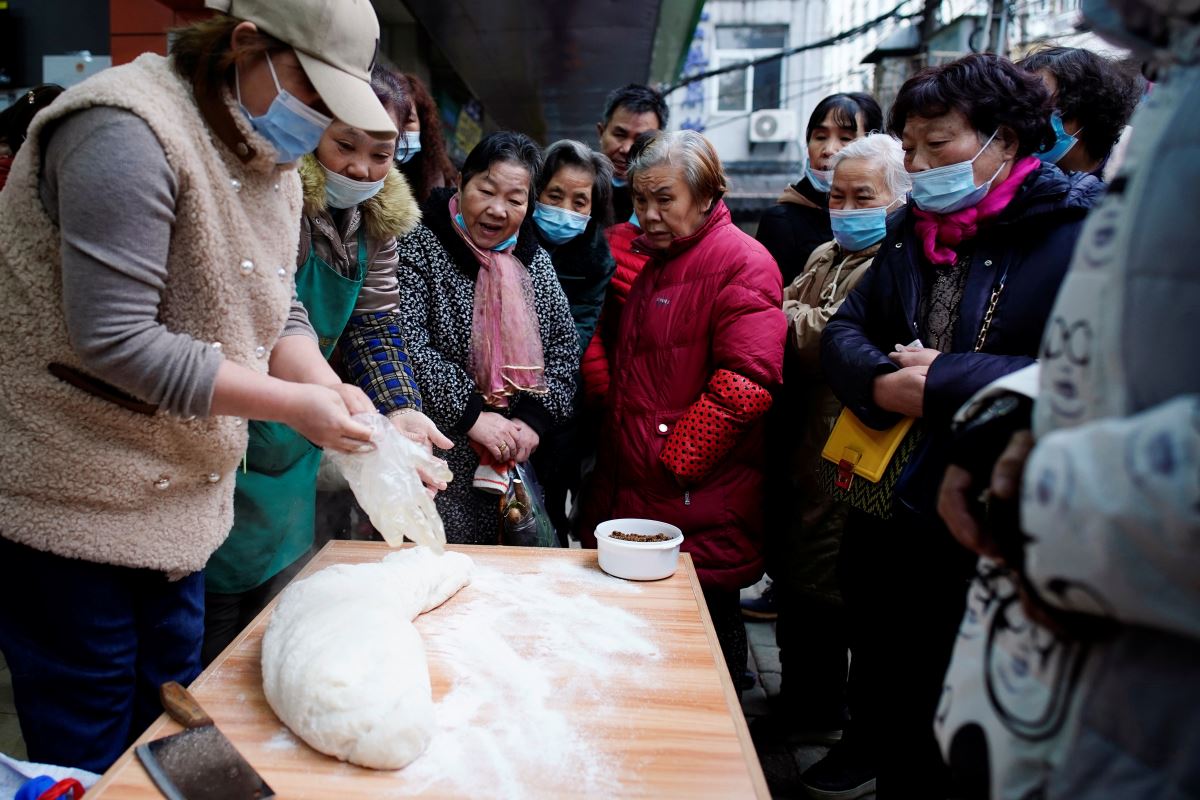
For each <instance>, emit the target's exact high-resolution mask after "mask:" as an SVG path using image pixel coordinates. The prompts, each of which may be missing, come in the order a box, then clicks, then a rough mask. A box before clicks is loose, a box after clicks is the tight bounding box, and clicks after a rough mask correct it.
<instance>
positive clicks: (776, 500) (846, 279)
mask: <svg viewBox="0 0 1200 800" xmlns="http://www.w3.org/2000/svg"><path fill="white" fill-rule="evenodd" d="M831 166H832V179H831V185H830V189H829V214H830V222H831V224H832V227H833V237H834V238H833V240H832V241H830V242H826V243H825V244H823V245H820V246H819V247H817V248H816V249H815V250H814V251H813V253H812V255H811V256H809V259H808V263H807V264H805V267H804V270H803V271H802V272H801V273H800V274H799V275H798V276H796V278H795V280H793V281H792V282H791V284H790V285H788V286H787V287H786V288H785V289H784V290H783V313H784V314H785V315H786V316H787V321H788V345H787V359H786V363H785V368H784V381H783V385H784V391H783V393H782V394H781V396H780V400H779V403H778V404H777V407H776V409H775V411H774V412H773V414H772V416H771V421H770V426H771V434H770V436H769V441H770V442H774V443H778V448H779V452H778V453H774V454H773V456H777V457H778V460H779V463H780V465H781V466H782V468H781V469H779V470H778V471H777V472H773V473H772V475H771V485H770V486H769V489H768V492H769V502H768V509H769V511H768V513H769V514H770V517H769V519H770V524H769V525H768V530H771V531H775V532H777V534H778V541H777V544H778V547H776V546H775V545H776V540H775V539H772V542H771V549H770V550H769V551H768V553H769V557H770V562H769V563H768V569H769V571H770V573H771V577H772V579H773V580H774V583H773V584H772V587H773V593H774V595H775V601H776V610H777V612H778V618H777V621H776V631H777V634H776V638H777V639H778V642H779V647H780V651H781V653H782V652H785V651H786V652H787V653H789V654H791V653H794V654H796V655H795V657H792V658H789V659H787V661H786V662H785V663H786V664H787V669H786V670H785V671H784V677H785V679H784V681H783V689H782V691H781V693H780V698H781V701H780V707H779V709H778V711H777V714H776V715H774V717H775V718H774V719H772V720H770V722H769V723H766V724H767V726H768V727H779V728H781V729H784V728H786V729H790V730H795V731H809V732H812V731H821V732H831V731H837V730H841V729H842V728H843V727H844V725H845V721H846V670H847V668H848V666H849V664H848V658H847V655H846V653H847V642H846V624H845V620H844V616H845V611H844V609H843V606H842V601H841V596H840V593H839V591H838V584H837V574H836V573H837V569H836V567H837V556H838V549H839V547H840V544H841V534H842V527H843V525H844V524H845V521H846V512H845V509H844V508H843V507H842V506H841V505H840V504H838V503H835V502H834V501H833V500H831V499H830V498H829V497H827V496H826V495H825V493H824V492H823V491H822V490H821V487H820V484H819V482H818V481H817V478H816V471H817V464H818V463H819V460H820V457H821V448H822V446H823V445H824V444H825V440H826V439H827V438H828V437H829V431H830V429H831V428H832V427H833V423H834V421H835V420H836V419H837V415H838V412H839V411H841V404H840V403H839V402H838V400H837V398H836V397H834V396H833V392H832V391H831V390H830V389H829V386H828V385H827V384H826V383H825V380H824V378H823V377H822V376H821V367H820V351H821V333H822V332H823V331H824V330H825V324H826V323H827V322H829V320H830V319H832V318H833V315H834V314H836V313H837V310H838V308H840V307H841V305H842V301H843V300H845V299H846V296H847V295H848V294H849V293H850V291H851V290H852V289H853V288H854V286H855V285H856V284H857V283H858V281H859V279H860V278H862V276H863V273H865V272H866V271H867V268H868V267H869V266H871V261H872V260H873V259H874V258H875V254H876V253H877V252H878V251H879V246H880V243H881V242H882V240H883V238H884V235H885V234H886V233H887V217H888V213H889V212H890V211H892V210H894V209H896V208H899V207H902V206H903V204H904V199H905V195H906V194H907V192H908V189H909V187H910V186H911V184H912V182H911V180H910V179H909V177H908V173H907V172H906V171H905V169H904V151H903V150H902V149H901V147H900V142H898V141H897V140H896V139H895V138H893V137H892V136H889V135H888V134H885V133H874V134H871V135H870V136H866V137H864V138H862V139H856V140H855V141H853V142H851V143H850V144H848V145H846V146H845V147H844V148H842V149H841V150H839V151H838V152H837V153H836V154H835V155H834V156H833V159H832V161H831ZM772 463H775V461H774V458H773V460H772ZM800 654H803V656H802V657H800ZM763 724H764V723H759V725H763Z"/></svg>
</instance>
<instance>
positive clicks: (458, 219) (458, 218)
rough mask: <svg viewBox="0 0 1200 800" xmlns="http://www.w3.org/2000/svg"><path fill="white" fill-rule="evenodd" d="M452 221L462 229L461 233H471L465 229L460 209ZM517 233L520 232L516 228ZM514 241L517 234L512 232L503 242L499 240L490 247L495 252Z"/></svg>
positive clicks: (465, 223) (510, 245)
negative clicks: (498, 242)
mask: <svg viewBox="0 0 1200 800" xmlns="http://www.w3.org/2000/svg"><path fill="white" fill-rule="evenodd" d="M454 221H455V222H456V223H458V227H459V228H460V229H461V230H462V232H463V233H465V234H467V235H468V236H470V235H471V233H470V231H468V230H467V221H466V220H465V219H463V215H462V212H461V211H460V212H458V213H457V214H455V215H454ZM517 233H520V231H519V230H518V231H517ZM516 243H517V234H516V233H514V234H513V235H512V236H510V237H508V238H507V239H505V240H504V241H503V242H501V243H500V244H498V245H496V246H495V247H493V248H491V249H492V250H494V251H496V252H499V251H501V250H507V249H508V248H510V247H512V246H513V245H515V244H516Z"/></svg>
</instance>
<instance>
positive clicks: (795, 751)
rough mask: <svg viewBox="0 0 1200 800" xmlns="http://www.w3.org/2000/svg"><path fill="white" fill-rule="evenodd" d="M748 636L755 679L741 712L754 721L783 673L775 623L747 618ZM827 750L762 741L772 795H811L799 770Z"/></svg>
mask: <svg viewBox="0 0 1200 800" xmlns="http://www.w3.org/2000/svg"><path fill="white" fill-rule="evenodd" d="M764 586H765V584H764V583H759V584H756V585H755V586H752V587H750V588H749V589H744V590H743V591H742V597H743V598H752V597H757V596H758V595H759V594H760V593H761V591H762V589H763V588H764ZM746 637H747V639H749V642H750V653H749V657H748V659H747V664H746V668H747V669H749V670H750V671H751V672H753V673H754V674H755V683H754V688H752V689H748V690H745V691H743V692H742V713H743V714H745V716H746V721H747V722H749V723H750V724H751V725H753V724H754V720H756V719H758V718H760V717H762V716H764V715H766V714H767V713H768V712H769V708H770V706H769V703H770V702H771V698H774V697H776V696H778V695H779V687H780V681H781V679H782V674H781V668H780V663H779V646H778V645H777V644H776V643H775V623H774V622H754V621H750V620H747V621H746ZM828 750H829V748H828V747H825V746H822V745H797V746H793V747H786V746H783V745H780V744H775V745H766V746H762V745H760V746H759V747H758V760H759V763H761V764H762V768H763V772H764V773H765V774H766V776H767V784H768V785H769V786H770V787H771V796H772V797H773V798H776V800H791V799H792V798H807V797H808V795H807V794H806V793H805V792H804V789H803V787H801V786H800V774H801V773H802V772H804V770H806V769H808V768H809V767H810V766H812V765H813V764H815V763H816V762H818V761H820V760H821V759H822V758H824V757H825V753H826V752H828ZM874 796H875V795H873V794H872V795H868V796H867V798H868V800H870V799H871V798H874Z"/></svg>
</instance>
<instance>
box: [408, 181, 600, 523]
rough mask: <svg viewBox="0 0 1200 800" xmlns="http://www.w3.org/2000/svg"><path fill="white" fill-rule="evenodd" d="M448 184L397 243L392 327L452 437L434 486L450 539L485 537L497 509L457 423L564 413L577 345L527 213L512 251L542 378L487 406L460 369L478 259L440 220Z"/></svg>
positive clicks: (430, 406)
mask: <svg viewBox="0 0 1200 800" xmlns="http://www.w3.org/2000/svg"><path fill="white" fill-rule="evenodd" d="M453 194H454V191H453V190H451V189H438V190H435V191H434V192H433V194H432V195H430V197H429V200H427V201H426V202H425V204H424V205H423V207H422V212H423V219H424V222H423V224H422V225H420V226H419V227H417V228H416V230H414V231H413V232H412V233H410V234H409V235H408V236H406V237H405V238H403V239H401V240H400V242H399V244H398V254H399V259H400V262H399V267H398V270H397V276H398V278H399V282H400V305H401V308H402V309H403V313H402V314H401V315H400V328H401V333H402V336H403V338H404V340H405V342H406V343H407V344H408V352H409V355H410V356H411V357H412V361H413V366H414V368H415V370H416V375H417V382H418V383H419V384H420V387H421V396H422V397H423V398H424V401H425V413H426V414H427V415H428V416H429V417H430V418H431V419H432V420H433V421H434V422H435V423H436V424H437V426H438V427H439V428H440V429H441V430H442V431H443V432H445V433H446V435H447V436H449V437H450V438H451V439H452V440H453V441H454V449H453V450H450V451H448V452H447V453H440V454H439V455H442V456H443V457H445V458H446V460H447V461H448V462H449V463H450V469H451V470H453V471H454V481H453V482H452V483H451V484H450V487H449V488H448V489H447V490H446V491H444V492H442V493H441V494H439V495H438V498H437V507H438V512H439V513H440V514H441V515H442V519H443V521H444V522H445V523H446V538H447V540H448V541H450V542H452V543H457V544H494V543H496V541H497V531H498V527H497V523H498V521H499V509H498V507H497V501H496V496H495V495H491V494H486V493H484V492H482V491H479V490H477V489H475V488H473V487H472V485H471V477H472V475H473V474H474V472H475V468H476V467H477V466H478V465H479V458H478V456H476V455H475V451H474V450H472V449H471V447H470V444H469V441H468V439H467V431H468V430H470V428H471V426H472V425H474V424H475V422H476V420H477V419H478V418H479V415H480V413H482V412H483V411H500V412H501V413H503V414H504V415H505V416H508V417H513V418H516V419H520V420H522V421H524V422H525V423H526V424H528V425H529V426H530V427H531V428H533V429H534V430H535V431H536V432H537V433H538V435H539V436H541V435H543V434H544V433H545V432H546V431H547V430H548V429H549V428H550V426H551V425H552V424H554V423H556V422H559V421H562V420H564V419H566V418H567V417H568V416H569V415H570V413H571V401H572V399H573V397H574V394H575V377H574V376H575V371H576V370H577V369H578V368H579V345H578V341H579V340H578V338H577V336H576V334H575V323H574V321H573V320H572V318H571V309H570V307H569V305H568V304H567V297H566V295H565V294H564V293H563V290H562V287H561V286H560V285H559V282H558V277H557V276H556V275H555V272H554V265H553V264H552V263H551V262H550V256H549V254H547V253H546V251H545V250H543V249H542V248H541V247H540V246H539V245H538V243H537V235H536V233H535V232H534V230H533V225H532V220H531V219H529V218H528V217H527V218H526V220H525V222H524V223H523V224H522V226H521V230H520V232H519V234H518V239H517V246H516V248H514V250H513V255H515V256H516V258H517V260H518V261H520V262H521V263H522V264H525V265H526V267H527V268H528V269H529V274H530V277H531V278H532V282H533V291H534V310H535V312H536V313H537V317H538V328H539V330H540V332H541V337H542V350H543V354H544V357H545V366H546V372H545V375H546V384H547V386H548V387H549V392H547V393H546V394H543V395H532V394H528V393H525V392H522V393H520V394H519V395H518V396H517V397H516V398H514V399H513V401H512V404H511V405H510V406H509V408H507V409H503V410H500V409H488V408H485V407H484V404H483V398H482V396H481V395H480V394H479V391H478V390H477V389H476V387H475V381H474V379H473V378H472V377H471V373H470V367H469V364H470V357H471V317H472V309H473V304H474V299H475V278H476V275H477V274H478V272H479V266H478V264H477V263H476V261H475V257H474V256H473V255H472V254H471V252H470V250H469V249H468V248H467V246H466V244H465V243H464V242H463V241H462V239H460V238H459V236H458V234H457V233H456V232H455V231H454V228H453V227H452V225H453V223H452V222H451V220H450V213H449V202H450V197H451V196H452V195H453Z"/></svg>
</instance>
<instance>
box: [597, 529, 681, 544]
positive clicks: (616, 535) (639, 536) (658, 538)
mask: <svg viewBox="0 0 1200 800" xmlns="http://www.w3.org/2000/svg"><path fill="white" fill-rule="evenodd" d="M608 538H610V539H620V540H621V541H623V542H669V541H671V540H672V539H674V538H675V537H674V536H671V535H670V534H667V533H650V534H646V533H625V532H623V531H613V532H612V533H610V534H609V535H608Z"/></svg>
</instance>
